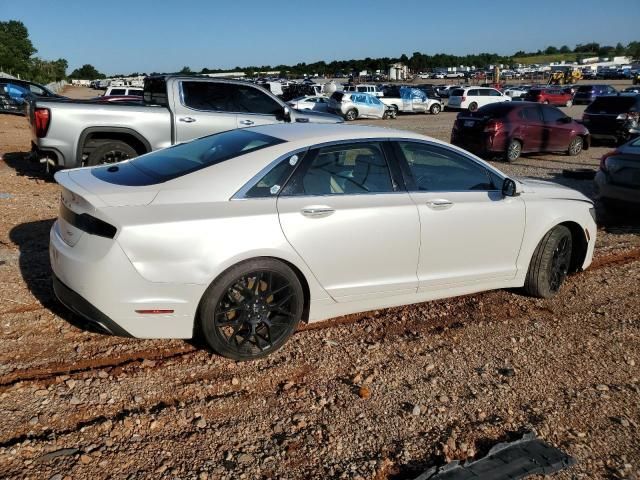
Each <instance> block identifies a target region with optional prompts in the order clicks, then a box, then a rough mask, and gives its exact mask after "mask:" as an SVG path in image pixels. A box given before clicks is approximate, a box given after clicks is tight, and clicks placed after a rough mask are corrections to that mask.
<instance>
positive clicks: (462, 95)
mask: <svg viewBox="0 0 640 480" xmlns="http://www.w3.org/2000/svg"><path fill="white" fill-rule="evenodd" d="M510 101H511V97H509V96H508V95H505V94H504V93H502V92H500V91H498V90H496V89H495V88H489V87H464V88H456V89H453V90H452V91H451V94H450V95H449V103H448V104H447V106H448V107H449V108H460V109H469V111H471V112H475V111H476V110H477V109H478V108H480V107H483V106H485V105H488V104H490V103H497V102H510Z"/></svg>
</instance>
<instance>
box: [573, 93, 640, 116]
mask: <svg viewBox="0 0 640 480" xmlns="http://www.w3.org/2000/svg"><path fill="white" fill-rule="evenodd" d="M636 103H637V100H636V97H627V96H621V97H596V99H595V100H594V101H593V102H592V103H591V105H589V106H588V107H587V109H586V110H585V112H589V113H626V112H628V111H629V110H632V109H633V110H637V108H634V107H636Z"/></svg>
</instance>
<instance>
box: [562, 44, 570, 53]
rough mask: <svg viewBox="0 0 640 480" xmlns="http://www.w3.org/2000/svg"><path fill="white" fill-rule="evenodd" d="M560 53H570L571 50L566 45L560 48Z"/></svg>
mask: <svg viewBox="0 0 640 480" xmlns="http://www.w3.org/2000/svg"><path fill="white" fill-rule="evenodd" d="M560 53H571V49H570V48H569V47H568V46H567V45H563V46H561V47H560Z"/></svg>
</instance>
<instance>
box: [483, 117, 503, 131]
mask: <svg viewBox="0 0 640 480" xmlns="http://www.w3.org/2000/svg"><path fill="white" fill-rule="evenodd" d="M502 127H504V124H503V123H502V122H501V121H499V120H489V121H488V122H487V125H486V126H485V127H484V131H485V132H489V133H496V132H497V131H498V130H500V129H501V128H502Z"/></svg>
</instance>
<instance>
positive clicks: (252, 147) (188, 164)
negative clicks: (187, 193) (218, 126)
mask: <svg viewBox="0 0 640 480" xmlns="http://www.w3.org/2000/svg"><path fill="white" fill-rule="evenodd" d="M284 142H285V141H284V140H282V139H279V138H275V137H271V136H269V135H264V134H262V133H257V132H252V131H247V130H242V129H240V130H230V131H228V132H222V133H218V134H216V135H211V136H208V137H203V138H200V139H197V140H194V141H192V142H187V143H182V144H180V145H176V146H174V147H169V148H165V149H164V150H158V151H157V152H153V153H150V154H147V155H144V156H142V157H139V158H135V159H133V160H131V161H130V163H131V165H132V166H134V167H136V168H137V169H138V170H140V171H141V172H143V173H145V174H147V175H148V176H151V177H153V178H155V179H157V180H158V181H161V182H164V181H167V180H171V179H173V178H177V177H180V176H182V175H186V174H188V173H192V172H195V171H196V170H200V169H203V168H206V167H209V166H211V165H215V164H218V163H221V162H224V161H225V160H230V159H232V158H234V157H238V156H240V155H244V154H246V153H249V152H254V151H256V150H260V149H262V148H266V147H270V146H273V145H277V144H279V143H284Z"/></svg>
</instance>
